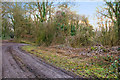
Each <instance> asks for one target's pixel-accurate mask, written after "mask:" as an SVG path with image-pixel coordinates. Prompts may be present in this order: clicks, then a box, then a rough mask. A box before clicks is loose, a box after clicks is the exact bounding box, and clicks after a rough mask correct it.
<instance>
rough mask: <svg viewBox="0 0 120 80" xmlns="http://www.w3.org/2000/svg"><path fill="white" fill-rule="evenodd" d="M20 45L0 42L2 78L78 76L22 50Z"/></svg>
mask: <svg viewBox="0 0 120 80" xmlns="http://www.w3.org/2000/svg"><path fill="white" fill-rule="evenodd" d="M22 45H26V44H19V43H6V42H3V43H2V78H79V76H77V75H74V74H73V73H71V72H67V71H65V70H61V69H59V68H56V67H55V66H52V65H50V64H47V63H45V62H44V61H41V60H40V59H39V58H37V57H35V56H33V55H30V54H28V53H26V52H24V51H22V50H21V49H19V47H20V46H22Z"/></svg>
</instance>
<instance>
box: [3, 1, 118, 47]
mask: <svg viewBox="0 0 120 80" xmlns="http://www.w3.org/2000/svg"><path fill="white" fill-rule="evenodd" d="M111 4H112V3H111ZM57 5H58V6H55V4H54V3H53V2H34V3H2V37H3V38H4V37H6V36H11V37H13V36H14V38H15V39H16V40H18V41H19V40H21V39H25V40H29V41H31V42H34V43H36V44H37V45H45V46H49V45H55V44H65V45H66V46H72V47H80V46H89V45H94V44H102V45H111V46H114V45H117V44H118V40H119V37H118V35H119V34H118V23H119V22H117V21H115V22H116V23H114V22H112V21H111V22H106V24H103V25H102V23H100V22H103V21H101V20H100V21H99V25H100V26H99V30H94V29H93V26H92V25H90V24H89V21H88V18H87V17H86V16H81V15H78V14H76V13H75V12H72V11H71V10H70V7H69V5H70V4H69V3H59V4H57ZM116 6H117V7H119V5H118V3H117V4H116ZM56 9H57V10H56ZM108 9H109V7H108ZM115 9H116V8H115ZM111 12H112V11H111ZM117 12H118V11H117ZM113 16H114V15H113ZM117 18H118V17H117ZM110 24H111V25H110Z"/></svg>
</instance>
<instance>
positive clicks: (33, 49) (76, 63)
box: [22, 45, 118, 78]
mask: <svg viewBox="0 0 120 80" xmlns="http://www.w3.org/2000/svg"><path fill="white" fill-rule="evenodd" d="M22 49H23V50H25V51H27V52H29V53H31V54H33V55H36V56H37V57H40V58H42V59H43V60H45V61H46V62H48V63H50V64H53V65H55V66H57V67H61V68H63V69H65V70H68V71H72V72H74V73H75V74H77V75H80V76H81V77H84V78H90V77H91V78H117V77H118V73H117V70H116V69H117V67H118V66H117V65H116V63H115V64H114V65H115V66H114V67H113V66H112V65H113V63H114V61H115V60H117V58H118V57H117V56H112V57H110V56H109V57H108V56H93V57H87V56H82V55H77V54H66V51H63V50H58V49H53V48H45V47H37V46H32V45H29V46H23V47H22Z"/></svg>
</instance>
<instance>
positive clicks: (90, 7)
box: [71, 1, 105, 28]
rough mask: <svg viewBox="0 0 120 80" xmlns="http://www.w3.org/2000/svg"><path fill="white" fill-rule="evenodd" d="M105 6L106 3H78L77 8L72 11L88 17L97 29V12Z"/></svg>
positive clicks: (72, 8) (73, 7)
mask: <svg viewBox="0 0 120 80" xmlns="http://www.w3.org/2000/svg"><path fill="white" fill-rule="evenodd" d="M104 6H105V2H102V1H101V2H76V3H75V6H72V7H71V10H72V11H76V13H77V14H80V15H86V16H88V19H89V23H90V24H91V25H93V26H94V28H97V27H98V26H97V17H96V14H97V12H96V10H97V8H98V9H101V7H104Z"/></svg>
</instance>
